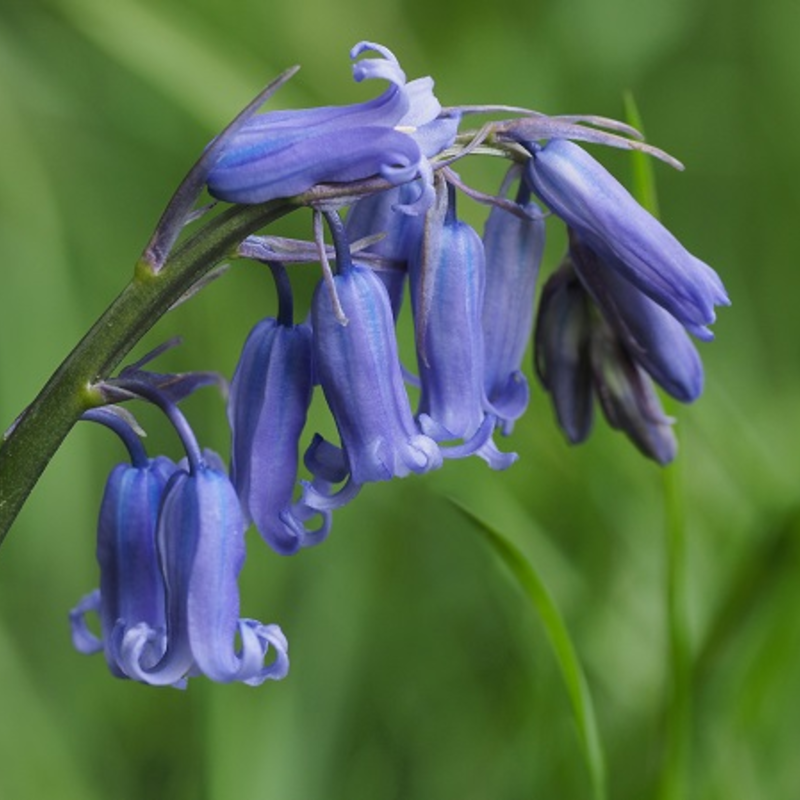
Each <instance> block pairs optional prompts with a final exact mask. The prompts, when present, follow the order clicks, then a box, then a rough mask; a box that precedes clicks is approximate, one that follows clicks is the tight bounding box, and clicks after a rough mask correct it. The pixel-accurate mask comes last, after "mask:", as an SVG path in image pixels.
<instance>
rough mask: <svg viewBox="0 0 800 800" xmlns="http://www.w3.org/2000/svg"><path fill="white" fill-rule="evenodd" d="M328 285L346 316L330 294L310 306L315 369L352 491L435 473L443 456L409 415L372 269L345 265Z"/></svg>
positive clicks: (383, 294)
mask: <svg viewBox="0 0 800 800" xmlns="http://www.w3.org/2000/svg"><path fill="white" fill-rule="evenodd" d="M339 269H340V272H339V274H338V275H336V276H335V277H334V279H333V284H334V288H335V291H336V293H337V295H338V297H339V301H340V303H341V307H342V309H343V311H344V313H345V315H346V317H347V320H348V322H347V324H342V323H341V321H340V320H339V318H337V316H336V314H335V311H334V306H333V303H332V302H331V297H330V294H329V291H328V287H327V286H326V285H325V284H324V283H320V284H319V286H318V287H317V290H316V292H315V294H314V299H313V302H312V326H313V330H314V352H315V365H316V369H317V375H318V378H319V382H320V385H321V386H322V390H323V392H324V393H325V398H326V400H327V402H328V406H329V407H330V409H331V412H332V413H333V417H334V420H335V422H336V426H337V428H338V430H339V435H340V437H341V440H342V446H343V449H344V453H345V456H346V460H347V465H348V468H349V471H350V479H351V481H352V482H353V484H355V485H356V486H360V485H361V484H364V483H368V482H371V481H386V480H390V479H391V478H401V477H403V476H405V475H408V474H409V473H410V472H416V473H422V472H428V471H429V470H432V469H436V468H437V467H439V466H440V465H441V463H442V456H441V453H440V451H439V447H438V446H437V444H436V442H434V441H433V439H431V438H430V437H428V436H426V435H424V434H423V433H422V431H420V429H419V428H418V426H417V424H416V422H415V421H414V418H413V416H412V413H411V406H410V404H409V399H408V395H407V393H406V389H405V386H404V384H403V376H402V373H401V369H400V361H399V356H398V352H397V342H396V340H395V333H394V320H393V318H392V310H391V305H390V302H389V295H388V293H387V291H386V287H385V286H384V285H383V283H382V282H381V280H380V278H378V277H377V276H376V275H375V274H374V273H373V271H372V270H371V269H369V268H367V267H362V266H359V265H358V264H352V265H343V264H342V262H341V259H340V261H339Z"/></svg>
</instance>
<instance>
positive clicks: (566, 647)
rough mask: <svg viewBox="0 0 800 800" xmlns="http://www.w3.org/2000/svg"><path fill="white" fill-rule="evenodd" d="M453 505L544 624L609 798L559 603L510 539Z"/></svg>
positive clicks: (589, 759)
mask: <svg viewBox="0 0 800 800" xmlns="http://www.w3.org/2000/svg"><path fill="white" fill-rule="evenodd" d="M450 502H451V503H452V504H453V505H454V506H455V508H456V509H457V510H458V511H459V512H460V513H461V514H463V515H464V516H465V517H466V518H467V519H468V520H469V521H470V522H472V523H473V524H474V525H475V527H476V528H477V529H478V530H479V531H480V532H481V533H482V534H483V536H484V538H485V540H486V542H487V543H488V544H489V546H490V547H491V548H492V550H493V551H494V553H495V555H497V556H498V557H499V558H500V560H501V561H502V562H503V563H504V564H505V565H506V567H507V568H508V569H509V570H510V572H511V574H512V575H513V576H514V578H515V579H516V581H517V584H518V585H519V587H520V589H521V590H522V592H523V594H524V595H525V596H526V597H527V599H528V600H529V601H530V602H531V604H532V605H533V607H534V609H535V610H536V613H537V614H538V615H539V619H540V620H541V621H542V625H543V626H544V629H545V632H546V634H547V638H548V640H549V641H550V645H551V647H552V648H553V653H554V654H555V657H556V662H557V663H558V666H559V669H560V671H561V675H562V677H563V679H564V685H565V687H566V690H567V694H568V695H569V700H570V704H571V705H572V712H573V715H574V718H575V725H576V727H577V729H578V735H579V737H580V741H581V746H582V749H583V755H584V759H585V761H586V767H587V769H588V771H589V778H590V781H591V784H592V790H593V796H594V798H595V800H604V798H605V797H606V767H605V757H604V755H603V747H602V742H601V740H600V732H599V729H598V727H597V719H596V717H595V712H594V705H593V703H592V697H591V693H590V692H589V685H588V683H587V682H586V677H585V676H584V674H583V669H582V668H581V665H580V661H579V660H578V656H577V654H576V651H575V646H574V645H573V643H572V639H571V638H570V635H569V631H568V630H567V626H566V624H565V623H564V619H563V617H562V616H561V613H560V611H559V610H558V606H557V605H556V603H555V600H554V599H553V597H552V596H551V595H550V592H549V591H548V590H547V587H546V586H545V584H544V582H543V581H542V579H541V578H540V577H539V575H538V574H537V572H536V570H535V569H534V567H533V565H532V564H531V563H530V561H528V559H527V558H526V557H525V555H524V554H523V553H522V552H521V551H520V550H519V549H518V548H517V547H516V546H515V545H514V544H512V542H511V541H509V539H507V538H506V537H505V536H503V535H502V534H501V533H499V532H498V531H496V530H495V529H494V528H493V527H492V526H491V525H489V524H488V523H487V522H485V521H484V520H482V519H481V518H480V517H478V516H477V515H475V514H474V513H473V512H472V511H470V510H469V509H468V508H466V507H465V506H463V505H462V504H461V503H460V502H459V501H458V500H455V499H454V498H450Z"/></svg>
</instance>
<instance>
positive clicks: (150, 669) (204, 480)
mask: <svg viewBox="0 0 800 800" xmlns="http://www.w3.org/2000/svg"><path fill="white" fill-rule="evenodd" d="M207 460H210V459H206V460H201V461H199V462H198V461H196V460H194V459H193V460H192V461H193V463H192V464H191V467H190V470H189V471H188V472H187V471H186V470H183V469H181V470H179V471H178V472H176V473H175V474H174V475H173V477H172V479H171V480H170V483H169V485H168V487H167V490H166V493H165V496H164V500H163V503H162V506H161V511H160V514H159V519H158V531H157V542H158V552H159V561H160V564H161V569H162V572H163V574H164V581H165V584H166V588H167V592H166V649H165V652H164V655H163V656H162V658H161V659H159V660H158V662H157V663H154V664H153V663H150V662H151V659H145V658H144V655H145V653H146V652H147V649H148V647H150V646H151V642H152V641H153V640H154V639H155V638H157V636H158V634H157V632H156V631H154V630H153V629H152V628H151V627H150V626H149V625H147V624H146V623H145V622H142V623H140V624H139V625H136V626H134V627H133V628H131V629H129V630H127V631H126V632H125V634H124V636H123V637H122V640H121V644H120V652H121V666H122V668H123V669H124V671H125V672H126V673H127V674H128V675H129V676H130V677H131V678H134V679H136V680H139V681H142V682H143V683H149V684H153V685H169V684H175V683H176V682H178V681H180V680H181V679H183V678H185V677H188V676H191V675H195V674H203V675H205V676H207V677H208V678H210V679H211V680H214V681H217V682H220V683H229V682H231V681H241V682H243V683H247V684H249V685H258V684H260V683H262V682H263V681H265V680H267V679H272V680H278V679H280V678H283V677H284V676H285V675H286V673H287V671H288V665H289V661H288V654H287V643H286V639H285V637H284V636H283V633H282V632H281V631H280V628H278V627H277V626H276V625H262V624H261V623H259V622H257V621H255V620H249V619H241V618H240V617H239V588H238V576H239V572H240V571H241V568H242V566H243V563H244V558H245V544H244V530H245V523H244V518H243V517H242V513H241V510H240V507H239V500H238V498H237V496H236V491H235V489H234V488H233V485H232V484H231V482H230V480H229V479H228V476H227V475H226V474H225V473H224V472H222V471H221V470H219V469H216V468H214V467H212V466H208V465H207V463H206V462H207ZM237 636H238V638H239V642H240V644H239V648H238V650H237V648H236V639H237ZM270 649H274V650H275V658H274V660H273V661H272V662H271V663H270V664H269V665H267V666H264V659H265V657H266V656H267V654H268V651H269V650H270Z"/></svg>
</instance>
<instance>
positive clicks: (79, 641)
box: [70, 454, 177, 678]
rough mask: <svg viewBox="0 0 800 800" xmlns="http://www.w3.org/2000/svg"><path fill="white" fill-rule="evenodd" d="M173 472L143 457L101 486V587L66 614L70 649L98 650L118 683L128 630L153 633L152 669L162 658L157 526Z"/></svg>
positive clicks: (146, 656)
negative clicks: (142, 627)
mask: <svg viewBox="0 0 800 800" xmlns="http://www.w3.org/2000/svg"><path fill="white" fill-rule="evenodd" d="M142 455H143V454H142ZM176 470H177V466H176V465H175V464H174V463H173V462H172V461H170V460H169V459H167V458H164V457H162V456H159V457H158V458H155V459H152V460H149V459H147V457H146V456H143V458H142V457H140V458H137V459H136V462H135V463H134V464H118V465H117V466H116V467H115V468H114V469H113V470H112V471H111V474H110V475H109V477H108V481H107V482H106V488H105V492H104V494H103V500H102V504H101V506H100V517H99V520H98V524H97V561H98V564H99V565H100V588H99V589H97V590H95V591H94V592H92V593H91V594H89V595H87V596H86V597H84V598H83V599H82V600H81V602H80V603H79V604H78V606H76V608H74V609H73V610H72V611H71V612H70V624H71V628H72V641H73V644H74V645H75V648H76V649H77V650H78V651H79V652H81V653H84V654H91V653H96V652H98V651H99V650H103V652H104V654H105V657H106V662H107V663H108V667H109V669H110V670H111V672H112V674H114V675H116V676H117V677H118V678H125V677H127V675H126V673H125V672H124V671H123V670H122V668H121V667H120V643H121V640H122V637H123V636H124V635H125V632H126V631H127V630H129V629H130V628H131V627H132V626H134V625H137V624H139V623H144V624H146V625H147V626H148V627H149V628H150V630H152V631H153V636H152V638H151V640H150V641H149V643H148V646H147V648H146V649H143V652H142V660H143V662H144V663H145V664H154V663H155V662H156V661H158V659H159V658H160V657H161V656H162V655H163V653H164V637H165V634H166V620H165V615H164V608H165V605H164V603H165V601H164V594H165V590H164V579H163V577H162V575H161V571H160V568H159V564H158V555H157V551H156V523H157V519H158V509H159V506H160V503H161V500H162V497H163V495H164V490H165V488H166V485H167V482H168V480H169V478H170V477H171V476H172V474H173V473H174V472H175V471H176ZM89 612H94V613H95V614H97V616H98V617H99V619H100V637H99V638H98V637H97V636H95V635H94V634H93V633H92V632H91V630H90V629H89V627H88V625H87V623H86V615H87V613H89Z"/></svg>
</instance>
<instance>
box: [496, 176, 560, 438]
mask: <svg viewBox="0 0 800 800" xmlns="http://www.w3.org/2000/svg"><path fill="white" fill-rule="evenodd" d="M512 169H513V168H512ZM517 203H519V205H520V208H521V209H522V210H523V211H524V212H525V213H526V214H528V216H527V217H523V216H517V215H515V214H512V213H511V212H510V211H507V210H505V209H504V208H501V207H500V206H492V210H491V211H490V212H489V217H488V219H487V220H486V227H485V229H484V233H483V249H484V252H485V254H486V291H485V294H484V300H483V314H482V321H483V340H484V386H485V389H486V395H487V397H488V399H489V402H490V403H491V404H492V407H493V408H494V409H495V411H496V412H497V415H498V419H499V421H500V422H501V424H502V426H503V432H504V433H506V434H509V433H511V430H512V428H513V425H514V420H516V419H518V418H519V417H520V416H522V414H523V413H524V412H525V409H526V408H527V406H528V398H529V390H528V381H527V379H526V378H525V376H524V375H523V374H522V359H523V357H524V355H525V351H526V349H527V347H528V344H529V342H530V340H531V333H532V332H533V309H534V295H535V291H536V281H537V278H538V277H539V265H540V263H541V260H542V253H543V251H544V242H545V224H544V217H543V216H542V215H541V211H540V209H539V207H538V206H537V205H536V203H534V202H532V201H531V200H530V190H529V188H528V186H527V185H526V184H525V182H524V181H522V182H521V183H520V187H519V192H518V194H517Z"/></svg>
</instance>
